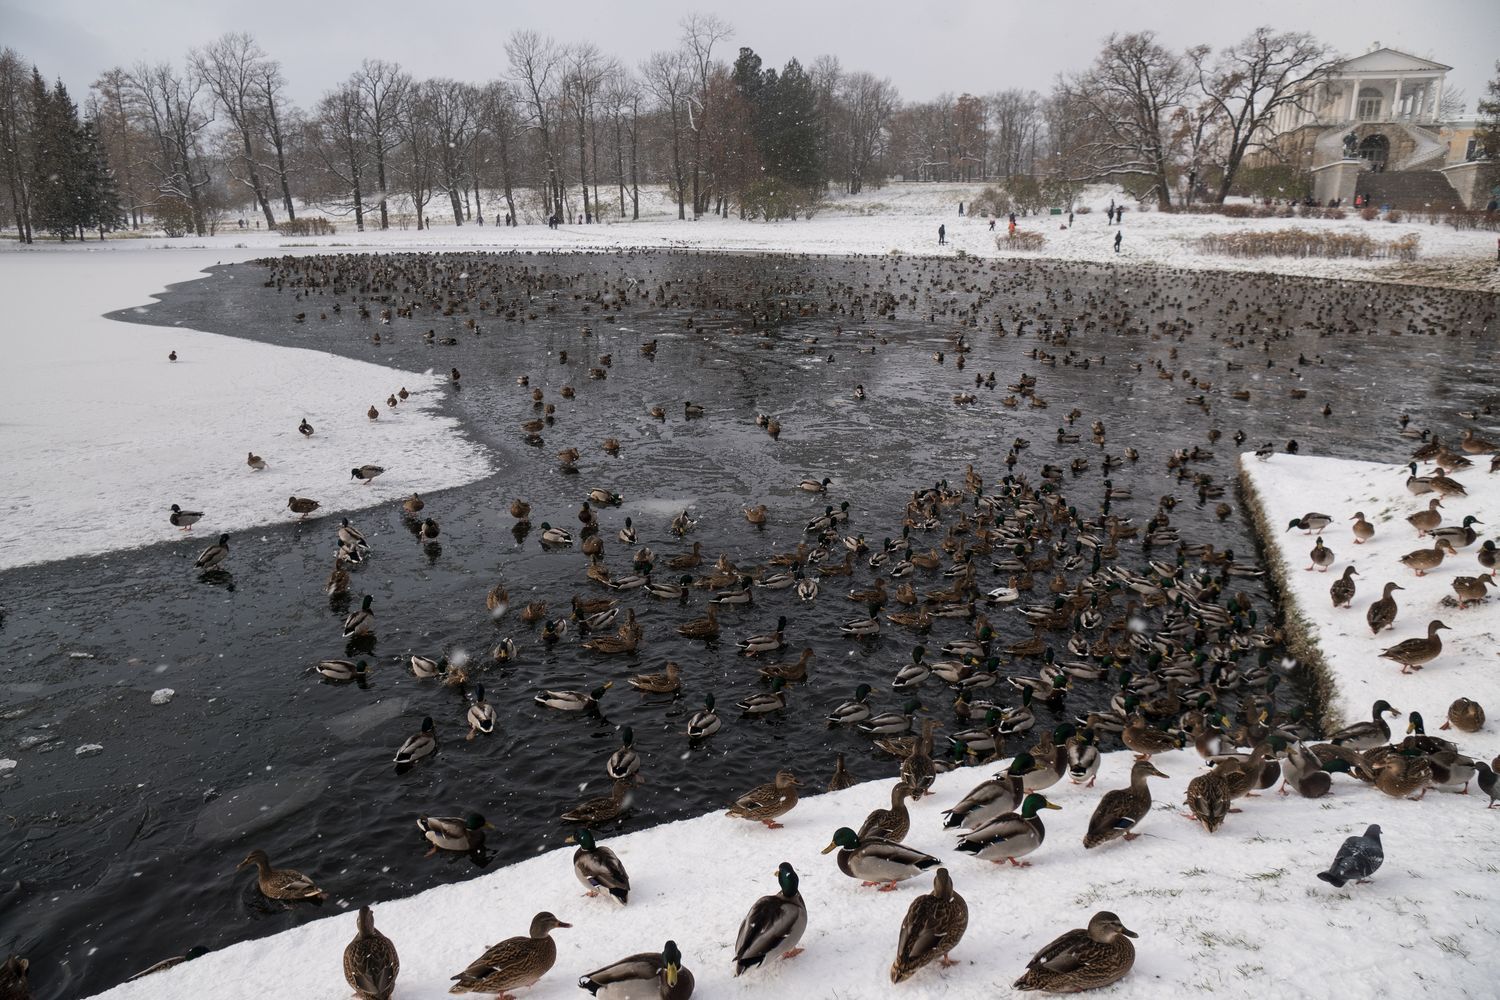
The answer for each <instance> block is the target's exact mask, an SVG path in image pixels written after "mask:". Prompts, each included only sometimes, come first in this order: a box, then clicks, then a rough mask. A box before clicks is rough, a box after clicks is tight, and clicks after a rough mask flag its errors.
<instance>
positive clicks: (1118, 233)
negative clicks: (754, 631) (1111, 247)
mask: <svg viewBox="0 0 1500 1000" xmlns="http://www.w3.org/2000/svg"><path fill="white" fill-rule="evenodd" d="M1123 239H1125V234H1124V233H1122V232H1121V231H1120V230H1118V229H1117V230H1115V253H1119V252H1120V241H1122V240H1123Z"/></svg>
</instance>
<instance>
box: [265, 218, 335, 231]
mask: <svg viewBox="0 0 1500 1000" xmlns="http://www.w3.org/2000/svg"><path fill="white" fill-rule="evenodd" d="M276 231H277V232H279V233H280V234H281V235H283V236H332V235H333V233H334V225H333V223H332V222H329V221H328V220H327V219H325V218H322V217H321V216H318V217H315V218H311V219H306V218H304V219H283V220H281V221H280V222H278V223H277V224H276Z"/></svg>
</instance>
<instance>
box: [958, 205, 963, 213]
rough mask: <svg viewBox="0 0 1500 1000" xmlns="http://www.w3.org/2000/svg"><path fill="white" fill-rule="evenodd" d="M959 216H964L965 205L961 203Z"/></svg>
mask: <svg viewBox="0 0 1500 1000" xmlns="http://www.w3.org/2000/svg"><path fill="white" fill-rule="evenodd" d="M958 214H959V215H963V214H964V203H963V202H959V203H958Z"/></svg>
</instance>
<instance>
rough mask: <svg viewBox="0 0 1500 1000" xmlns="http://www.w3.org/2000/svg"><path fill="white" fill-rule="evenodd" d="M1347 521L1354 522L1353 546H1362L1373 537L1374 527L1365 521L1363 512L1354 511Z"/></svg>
mask: <svg viewBox="0 0 1500 1000" xmlns="http://www.w3.org/2000/svg"><path fill="white" fill-rule="evenodd" d="M1349 520H1351V521H1353V522H1354V544H1355V545H1363V544H1365V543H1366V542H1368V541H1369V540H1370V539H1372V538H1374V537H1375V525H1373V524H1371V523H1370V522H1369V521H1366V520H1365V512H1364V511H1362V510H1360V511H1355V512H1354V516H1353V517H1351V518H1350V519H1349Z"/></svg>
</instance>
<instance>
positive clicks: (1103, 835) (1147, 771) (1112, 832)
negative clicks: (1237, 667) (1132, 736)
mask: <svg viewBox="0 0 1500 1000" xmlns="http://www.w3.org/2000/svg"><path fill="white" fill-rule="evenodd" d="M1149 777H1157V778H1165V777H1166V775H1165V774H1163V773H1162V772H1161V771H1160V770H1158V769H1157V767H1156V765H1155V764H1152V763H1151V762H1150V761H1149V760H1138V761H1136V762H1135V766H1134V767H1132V768H1131V769H1130V786H1129V787H1128V788H1116V789H1114V790H1113V791H1109V792H1105V793H1104V797H1103V798H1101V799H1100V800H1099V804H1098V805H1097V806H1096V807H1095V808H1094V815H1093V816H1091V817H1090V818H1089V828H1088V832H1087V833H1085V834H1084V835H1083V846H1084V847H1085V848H1092V847H1098V846H1099V845H1100V844H1104V843H1108V842H1109V841H1111V840H1115V839H1117V838H1119V837H1124V838H1125V839H1126V840H1134V839H1135V838H1136V837H1137V836H1139V835H1138V834H1137V833H1136V832H1135V827H1136V825H1137V824H1139V823H1140V821H1141V819H1142V818H1144V817H1145V815H1146V813H1148V812H1150V811H1151V789H1150V788H1148V787H1147V785H1146V779H1147V778H1149Z"/></svg>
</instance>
